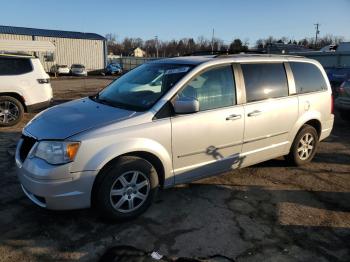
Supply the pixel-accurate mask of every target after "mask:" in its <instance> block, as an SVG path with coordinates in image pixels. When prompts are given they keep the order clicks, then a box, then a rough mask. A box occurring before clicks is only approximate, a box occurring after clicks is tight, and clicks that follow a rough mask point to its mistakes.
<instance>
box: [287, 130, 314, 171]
mask: <svg viewBox="0 0 350 262" xmlns="http://www.w3.org/2000/svg"><path fill="white" fill-rule="evenodd" d="M318 143H319V141H318V134H317V131H316V129H315V128H314V127H312V126H310V125H304V126H303V127H302V128H301V130H300V131H299V133H298V134H297V136H296V137H295V139H294V141H293V144H292V146H291V149H290V152H289V154H288V155H287V156H286V157H285V158H286V160H287V161H288V162H289V163H290V164H292V165H296V166H301V165H303V164H306V163H308V162H310V161H311V160H312V159H313V158H314V156H315V154H316V150H317V147H318Z"/></svg>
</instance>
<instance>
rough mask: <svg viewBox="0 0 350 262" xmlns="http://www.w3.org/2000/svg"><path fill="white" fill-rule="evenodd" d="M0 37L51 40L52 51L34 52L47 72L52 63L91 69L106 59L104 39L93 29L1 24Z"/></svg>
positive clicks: (101, 64) (101, 65)
mask: <svg viewBox="0 0 350 262" xmlns="http://www.w3.org/2000/svg"><path fill="white" fill-rule="evenodd" d="M1 40H27V41H28V40H30V41H49V42H51V43H52V44H53V45H54V46H55V51H54V52H36V55H37V56H38V57H39V58H40V60H41V63H42V64H43V66H44V68H45V70H46V71H47V72H49V71H50V69H51V67H52V66H53V65H54V64H58V65H67V66H69V67H70V66H71V65H72V64H83V65H84V66H85V67H86V69H87V70H88V71H93V70H99V69H102V68H104V67H105V66H106V62H107V46H106V39H105V38H104V37H103V36H101V35H98V34H95V33H82V32H71V31H59V30H47V29H36V28H25V27H14V26H0V41H1ZM23 42H25V41H23ZM18 51H22V50H18Z"/></svg>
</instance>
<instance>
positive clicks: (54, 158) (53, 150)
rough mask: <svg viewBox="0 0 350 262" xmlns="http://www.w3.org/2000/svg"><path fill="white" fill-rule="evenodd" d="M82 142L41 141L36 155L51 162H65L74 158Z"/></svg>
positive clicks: (55, 163) (54, 163)
mask: <svg viewBox="0 0 350 262" xmlns="http://www.w3.org/2000/svg"><path fill="white" fill-rule="evenodd" d="M79 146H80V142H71V141H40V142H39V144H38V145H37V147H36V149H35V152H34V156H35V157H38V158H41V159H43V160H45V161H46V162H48V163H49V164H53V165H57V164H65V163H68V162H71V161H73V160H74V158H75V155H76V154H77V152H78V149H79Z"/></svg>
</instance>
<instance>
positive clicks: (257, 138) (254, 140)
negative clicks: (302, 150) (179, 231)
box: [243, 131, 288, 144]
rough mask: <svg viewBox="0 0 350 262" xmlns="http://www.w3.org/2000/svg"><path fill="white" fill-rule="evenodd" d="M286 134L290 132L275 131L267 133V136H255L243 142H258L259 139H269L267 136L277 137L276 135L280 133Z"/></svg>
mask: <svg viewBox="0 0 350 262" xmlns="http://www.w3.org/2000/svg"><path fill="white" fill-rule="evenodd" d="M285 134H288V131H285V132H279V133H275V134H270V135H266V136H261V137H256V138H253V139H249V140H245V141H243V144H248V143H251V142H256V141H259V140H263V139H267V138H271V137H275V136H280V135H285Z"/></svg>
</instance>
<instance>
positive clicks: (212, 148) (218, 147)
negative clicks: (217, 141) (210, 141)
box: [177, 142, 242, 158]
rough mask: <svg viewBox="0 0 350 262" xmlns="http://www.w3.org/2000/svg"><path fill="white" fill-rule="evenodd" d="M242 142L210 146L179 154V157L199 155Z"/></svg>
mask: <svg viewBox="0 0 350 262" xmlns="http://www.w3.org/2000/svg"><path fill="white" fill-rule="evenodd" d="M241 144H242V142H239V143H232V144H226V145H221V146H211V147H208V148H207V149H205V150H198V151H193V152H190V153H186V154H182V155H179V156H177V158H181V157H186V156H193V155H198V154H203V153H208V152H210V151H214V150H219V149H224V148H228V147H233V146H239V145H241Z"/></svg>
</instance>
